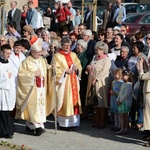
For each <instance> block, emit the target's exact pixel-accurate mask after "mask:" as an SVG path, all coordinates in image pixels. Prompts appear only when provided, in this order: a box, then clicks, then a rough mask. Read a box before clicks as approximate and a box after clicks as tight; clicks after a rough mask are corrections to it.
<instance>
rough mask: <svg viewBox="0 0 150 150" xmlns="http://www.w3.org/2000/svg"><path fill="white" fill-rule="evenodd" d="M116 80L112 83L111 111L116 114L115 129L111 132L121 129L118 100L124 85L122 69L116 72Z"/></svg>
mask: <svg viewBox="0 0 150 150" xmlns="http://www.w3.org/2000/svg"><path fill="white" fill-rule="evenodd" d="M114 78H115V80H114V81H113V82H112V90H111V91H110V94H111V98H110V111H111V112H112V113H114V119H115V127H113V128H112V129H111V130H114V131H118V130H119V129H120V128H119V116H118V104H117V101H116V100H117V97H118V94H119V91H120V87H121V85H122V83H123V80H122V69H121V68H119V69H117V70H115V72H114Z"/></svg>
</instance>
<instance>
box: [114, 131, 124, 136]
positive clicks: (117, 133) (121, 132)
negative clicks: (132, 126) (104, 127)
mask: <svg viewBox="0 0 150 150" xmlns="http://www.w3.org/2000/svg"><path fill="white" fill-rule="evenodd" d="M115 134H116V135H123V134H124V130H120V131H118V132H116V133H115Z"/></svg>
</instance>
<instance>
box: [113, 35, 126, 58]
mask: <svg viewBox="0 0 150 150" xmlns="http://www.w3.org/2000/svg"><path fill="white" fill-rule="evenodd" d="M122 42H123V35H122V34H120V33H118V34H116V35H115V46H114V47H113V48H112V49H111V52H112V53H115V54H116V55H117V56H120V50H121V45H122Z"/></svg>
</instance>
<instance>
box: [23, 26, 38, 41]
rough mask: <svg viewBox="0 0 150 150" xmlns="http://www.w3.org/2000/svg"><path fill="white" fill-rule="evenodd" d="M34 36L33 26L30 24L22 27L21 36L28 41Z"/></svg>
mask: <svg viewBox="0 0 150 150" xmlns="http://www.w3.org/2000/svg"><path fill="white" fill-rule="evenodd" d="M34 36H36V35H35V33H34V31H33V28H32V27H31V26H30V25H25V26H24V27H23V37H24V38H26V39H27V40H28V41H30V40H31V39H32V38H33V37H34ZM36 37H37V36H36Z"/></svg>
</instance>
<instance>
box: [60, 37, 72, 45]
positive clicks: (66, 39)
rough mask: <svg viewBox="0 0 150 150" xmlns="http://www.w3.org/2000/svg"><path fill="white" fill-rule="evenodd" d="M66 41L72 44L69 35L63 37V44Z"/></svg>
mask: <svg viewBox="0 0 150 150" xmlns="http://www.w3.org/2000/svg"><path fill="white" fill-rule="evenodd" d="M65 43H70V44H71V40H70V39H69V38H68V37H63V38H62V39H61V45H64V44H65Z"/></svg>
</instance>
